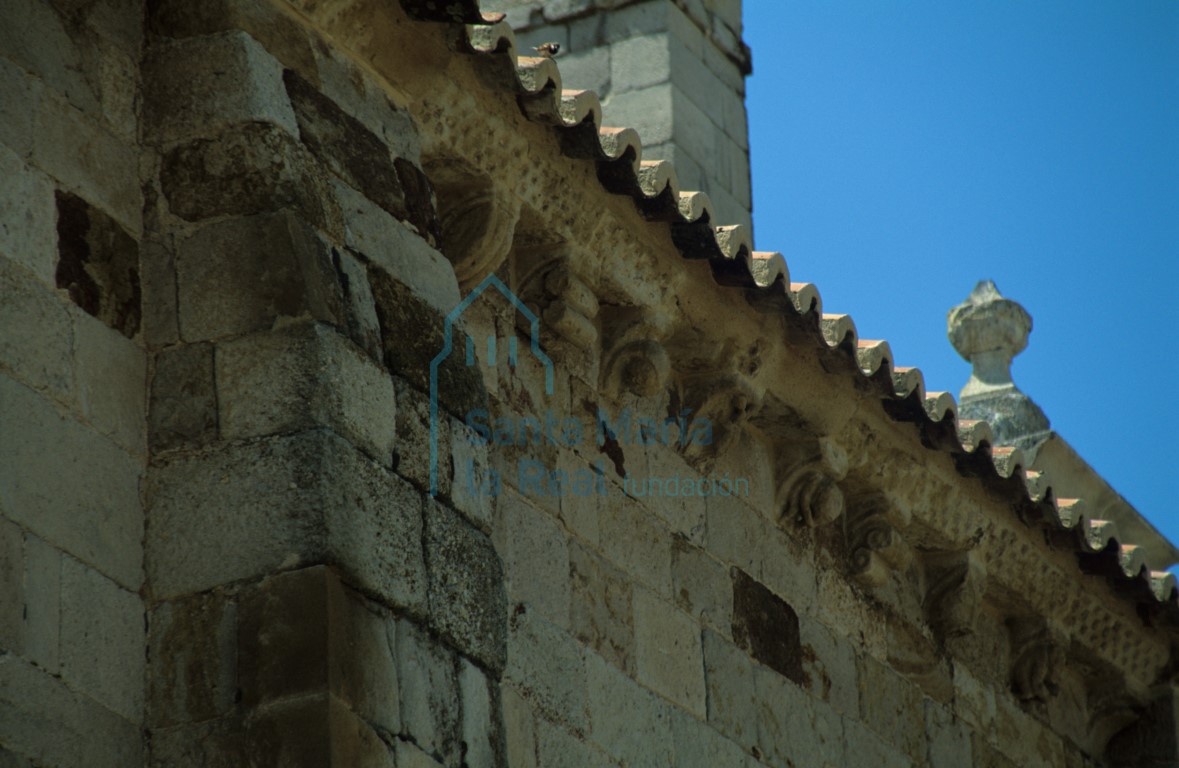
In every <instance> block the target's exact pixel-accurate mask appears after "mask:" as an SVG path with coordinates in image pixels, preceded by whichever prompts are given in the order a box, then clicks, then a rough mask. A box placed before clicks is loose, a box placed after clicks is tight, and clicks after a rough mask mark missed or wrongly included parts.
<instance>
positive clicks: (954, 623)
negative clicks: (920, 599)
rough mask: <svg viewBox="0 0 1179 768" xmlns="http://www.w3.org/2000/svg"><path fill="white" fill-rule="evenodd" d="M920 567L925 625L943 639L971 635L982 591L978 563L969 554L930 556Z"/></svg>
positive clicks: (983, 567)
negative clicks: (922, 579) (921, 570)
mask: <svg viewBox="0 0 1179 768" xmlns="http://www.w3.org/2000/svg"><path fill="white" fill-rule="evenodd" d="M924 563H925V574H926V578H927V582H926V583H927V586H926V591H925V603H924V604H925V613H926V616H927V617H928V619H929V625H930V626H931V627H932V628H933V630H934V631H935V632H936V633H937V634H938V635H939V636H940V637H942V638H944V639H950V638H955V637H962V636H964V635H970V634H973V633H974V624H975V621H976V620H977V618H978V612H979V609H980V608H981V606H982V598H983V593H984V592H985V591H986V576H987V569H986V565H985V564H984V563H983V561H982V559H981V558H980V557H979V556H978V555H977V554H976V553H975V552H973V551H963V552H930V553H927V554H926V555H925V557H924Z"/></svg>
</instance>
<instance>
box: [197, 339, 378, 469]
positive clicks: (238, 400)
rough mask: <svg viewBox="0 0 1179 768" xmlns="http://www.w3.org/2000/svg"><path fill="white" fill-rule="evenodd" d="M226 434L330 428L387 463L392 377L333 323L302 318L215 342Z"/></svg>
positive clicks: (221, 417)
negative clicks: (276, 327) (320, 322)
mask: <svg viewBox="0 0 1179 768" xmlns="http://www.w3.org/2000/svg"><path fill="white" fill-rule="evenodd" d="M216 381H217V405H218V413H219V419H218V423H219V425H220V433H221V437H222V438H223V439H225V440H242V439H247V438H252V437H260V436H264V435H273V434H283V433H291V432H298V431H301V430H304V429H313V428H316V427H326V428H328V429H331V430H333V431H334V432H335V433H336V434H338V435H340V436H341V437H343V438H344V439H346V440H348V441H349V442H350V443H352V444H353V445H355V446H356V447H358V448H360V449H361V450H363V451H364V452H365V453H367V454H368V455H369V456H371V457H372V458H373V459H374V460H375V461H376V462H377V463H379V464H382V465H388V464H389V462H390V461H391V459H392V456H393V447H394V431H395V423H396V421H395V398H394V392H393V382H392V380H391V379H390V378H389V376H388V374H386V373H385V372H384V370H382V369H381V368H379V367H378V366H377V365H375V364H374V363H373V362H372V361H371V360H370V359H369V358H368V357H367V356H365V355H364V354H363V353H362V352H361V351H360V350H358V349H357V348H356V347H355V346H353V345H352V344H351V343H350V342H349V341H348V340H347V339H346V338H345V337H343V336H341V335H340V334H339V333H337V332H336V331H335V329H333V328H329V327H327V326H324V325H322V324H319V323H314V322H297V323H294V324H292V325H288V326H284V327H282V328H280V329H278V330H274V331H266V332H262V333H254V334H250V335H248V336H242V337H239V338H237V339H232V340H230V341H226V342H222V343H221V344H218V345H217V355H216Z"/></svg>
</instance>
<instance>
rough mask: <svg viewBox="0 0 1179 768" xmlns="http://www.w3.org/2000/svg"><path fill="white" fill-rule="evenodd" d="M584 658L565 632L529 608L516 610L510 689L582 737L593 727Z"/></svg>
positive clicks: (510, 643) (506, 673)
mask: <svg viewBox="0 0 1179 768" xmlns="http://www.w3.org/2000/svg"><path fill="white" fill-rule="evenodd" d="M584 656H585V654H584V652H583V650H582V648H581V646H580V645H578V644H577V643H576V642H574V640H573V639H572V638H570V637H569V636H568V635H566V634H565V633H564V632H562V631H561V630H560V629H559V628H557V627H556V626H554V625H552V624H550V623H549V622H547V621H545V620H544V619H543V618H541V617H540V616H537V615H536V614H535V613H533V612H532V611H529V610H528V608H527V606H523V605H517V606H514V607H513V609H512V612H511V617H510V620H509V625H508V663H507V667H506V668H505V670H504V683H505V685H506V686H513V687H515V688H517V689H518V690H519V691H520V693H521V695H522V696H523V697H524V698H525V699H527V700H528V701H529V702H531V703H532V705H533V707H534V708H535V709H537V710H538V711H539V712H541V713H542V714H543V715H544V716H545V717H548V718H549V719H550V720H554V721H556V722H560V723H565V724H567V725H568V726H569V727H571V728H573V729H574V730H577V731H581V732H584V731H585V729H586V728H587V727H588V723H587V720H586V706H587V703H586V678H585V661H584Z"/></svg>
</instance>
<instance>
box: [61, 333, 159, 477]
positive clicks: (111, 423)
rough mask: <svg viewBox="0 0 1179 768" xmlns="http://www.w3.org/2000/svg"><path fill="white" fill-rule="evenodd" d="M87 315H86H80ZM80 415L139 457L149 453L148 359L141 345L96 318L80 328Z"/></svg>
mask: <svg viewBox="0 0 1179 768" xmlns="http://www.w3.org/2000/svg"><path fill="white" fill-rule="evenodd" d="M78 314H79V315H81V313H78ZM74 360H75V364H74V377H75V380H76V382H77V395H78V410H79V411H81V413H82V417H83V418H84V419H86V420H87V421H89V422H90V423H91V424H93V425H94V427H95V428H97V429H98V431H99V432H101V433H102V434H104V435H106V436H108V437H109V438H111V439H112V440H113V441H115V443H117V444H118V445H119V446H120V447H122V448H125V449H127V450H128V451H130V452H131V453H133V454H138V455H141V456H142V455H144V454H146V453H147V423H146V413H145V410H144V403H146V402H147V391H146V390H147V359H146V357H145V356H144V352H143V349H142V348H140V347H139V345H138V344H136V343H135V342H133V341H131V340H130V339H128V338H126V337H125V336H123V335H122V334H121V333H119V332H117V331H116V330H113V329H111V328H108V327H106V326H105V325H103V324H102V323H99V322H97V321H95V320H94V319H92V318H90V317H87V316H85V315H81V316H80V317H76V322H75V323H74Z"/></svg>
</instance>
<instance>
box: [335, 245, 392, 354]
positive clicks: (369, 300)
mask: <svg viewBox="0 0 1179 768" xmlns="http://www.w3.org/2000/svg"><path fill="white" fill-rule="evenodd" d="M332 262H333V263H334V264H335V267H336V272H338V273H339V275H340V285H341V287H342V288H343V290H344V317H345V327H346V329H347V333H348V337H349V338H351V339H352V341H353V342H355V343H356V346H358V347H360V348H361V349H363V350H364V352H365V354H367V355H368V356H369V357H371V358H372V359H373V360H376V361H377V362H380V361H381V359H382V348H381V324H380V322H379V321H378V320H377V304H376V300H375V299H373V293H372V289H371V288H369V285H368V270H367V268H366V267H365V265H364V263H363V262H362V261H361V260H360V259H358V258H357V257H356V256H355V255H353V253H352V252H351V251H349V250H347V249H337V248H333V249H332Z"/></svg>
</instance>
